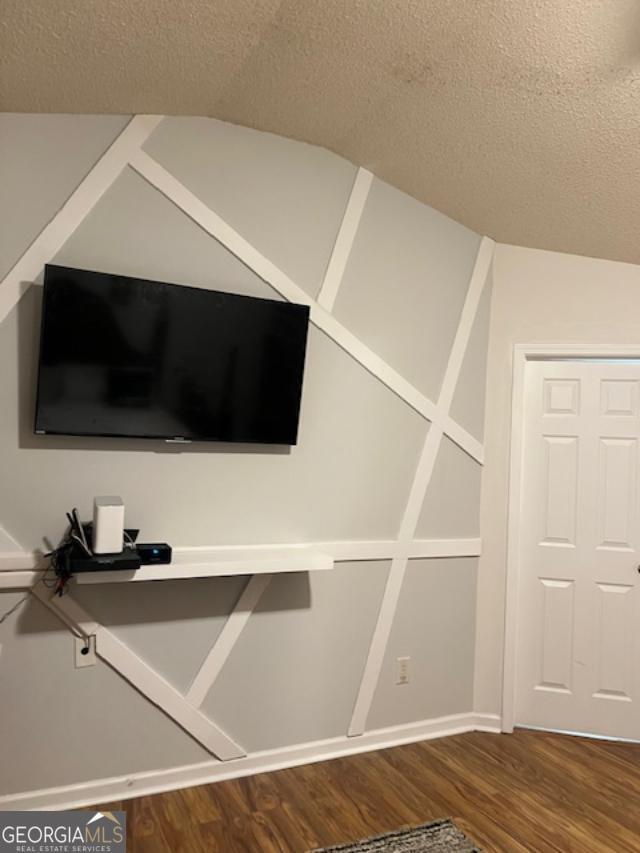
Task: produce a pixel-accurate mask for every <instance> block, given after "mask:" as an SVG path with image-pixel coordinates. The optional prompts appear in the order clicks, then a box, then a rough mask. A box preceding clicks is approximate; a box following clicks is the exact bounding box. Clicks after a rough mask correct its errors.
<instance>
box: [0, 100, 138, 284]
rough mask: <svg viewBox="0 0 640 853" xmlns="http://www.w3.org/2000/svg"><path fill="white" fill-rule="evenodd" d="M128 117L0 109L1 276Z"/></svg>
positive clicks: (121, 128)
mask: <svg viewBox="0 0 640 853" xmlns="http://www.w3.org/2000/svg"><path fill="white" fill-rule="evenodd" d="M128 120H129V119H128V118H125V117H122V116H58V115H47V116H44V115H25V114H19V113H0V187H2V191H1V199H2V201H1V205H2V227H1V228H0V278H2V277H3V276H4V275H5V274H6V273H7V272H8V271H9V270H10V269H11V267H12V266H13V265H14V264H15V262H16V261H17V260H18V259H19V258H20V256H21V255H22V253H23V252H24V251H25V249H26V248H27V247H28V246H29V245H30V244H31V243H32V242H33V240H34V238H35V237H37V235H38V234H39V233H40V231H42V229H43V228H44V226H45V225H47V223H48V222H49V221H50V220H51V219H52V217H53V216H54V215H55V214H56V213H57V212H58V210H59V209H60V207H61V206H62V205H63V204H64V202H65V201H66V200H67V198H68V197H69V196H70V195H71V193H72V192H73V190H74V189H75V188H76V187H77V186H78V184H79V183H80V181H81V180H82V179H83V178H84V177H85V175H86V174H87V172H88V171H89V170H90V169H91V168H92V167H93V166H94V165H95V163H96V161H97V160H98V158H99V157H100V156H101V155H102V154H103V153H104V152H105V151H106V150H107V148H108V147H109V146H110V145H111V143H112V142H113V141H114V139H115V138H116V137H117V136H118V135H119V133H120V132H121V130H123V128H124V127H125V126H126V124H127V122H128Z"/></svg>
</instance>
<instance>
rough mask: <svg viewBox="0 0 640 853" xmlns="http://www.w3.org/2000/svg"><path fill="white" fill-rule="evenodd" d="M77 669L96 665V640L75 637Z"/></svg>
mask: <svg viewBox="0 0 640 853" xmlns="http://www.w3.org/2000/svg"><path fill="white" fill-rule="evenodd" d="M75 653H76V669H82V668H83V667H85V666H95V665H96V662H97V661H96V638H95V635H93V634H92V635H91V636H90V637H87V638H86V639H85V638H84V637H75Z"/></svg>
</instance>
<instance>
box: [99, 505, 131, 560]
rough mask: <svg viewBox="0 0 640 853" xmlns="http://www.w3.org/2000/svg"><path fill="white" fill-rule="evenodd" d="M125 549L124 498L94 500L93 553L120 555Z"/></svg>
mask: <svg viewBox="0 0 640 853" xmlns="http://www.w3.org/2000/svg"><path fill="white" fill-rule="evenodd" d="M123 548H124V502H123V500H122V498H119V497H117V496H115V497H99V498H94V499H93V553H94V554H119V553H120V552H121V551H122V549H123Z"/></svg>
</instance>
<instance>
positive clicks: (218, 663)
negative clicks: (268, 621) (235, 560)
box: [185, 575, 273, 708]
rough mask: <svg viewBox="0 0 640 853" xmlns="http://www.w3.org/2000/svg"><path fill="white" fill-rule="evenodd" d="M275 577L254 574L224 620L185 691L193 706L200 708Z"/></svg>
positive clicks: (186, 697)
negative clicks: (218, 634) (214, 640)
mask: <svg viewBox="0 0 640 853" xmlns="http://www.w3.org/2000/svg"><path fill="white" fill-rule="evenodd" d="M272 577H273V575H253V577H252V578H250V579H249V581H248V582H247V585H246V586H245V588H244V590H243V592H242V595H241V596H240V598H239V599H238V602H237V604H236V606H235V607H234V609H233V612H232V613H231V614H230V615H229V617H228V619H227V621H226V622H225V624H224V628H223V629H222V631H221V632H220V636H219V637H218V639H217V640H216V642H215V643H214V645H213V646H212V648H211V650H210V652H209V654H208V655H207V657H206V658H205V659H204V661H203V663H202V666H201V667H200V669H199V670H198V672H197V673H196V676H195V678H194V679H193V681H192V683H191V686H190V687H189V689H188V690H187V692H186V694H185V699H186V700H187V702H189V703H190V704H191V705H193V706H194V707H196V708H199V707H200V706H201V705H202V703H203V702H204V700H205V699H206V697H207V694H208V693H209V691H210V690H211V688H212V687H213V685H214V684H215V681H216V679H217V677H218V676H219V675H220V673H221V672H222V668H223V667H224V665H225V663H226V662H227V660H228V659H229V656H230V654H231V652H232V651H233V647H234V646H235V644H236V642H237V641H238V638H239V637H240V634H241V633H242V631H243V630H244V628H245V626H246V624H247V622H248V621H249V618H250V617H251V614H252V613H253V611H254V610H255V608H256V607H257V605H258V603H259V602H260V599H261V598H262V594H263V593H264V592H265V591H266V589H267V587H268V586H269V584H270V582H271V578H272Z"/></svg>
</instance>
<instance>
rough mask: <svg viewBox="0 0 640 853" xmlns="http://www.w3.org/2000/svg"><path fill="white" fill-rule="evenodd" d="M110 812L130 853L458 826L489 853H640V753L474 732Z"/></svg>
mask: <svg viewBox="0 0 640 853" xmlns="http://www.w3.org/2000/svg"><path fill="white" fill-rule="evenodd" d="M101 808H110V809H119V808H124V809H125V810H126V812H127V834H128V840H129V843H128V847H127V850H128V852H129V853H182V851H184V853H200V851H207V853H236V852H238V853H240V851H241V852H242V853H263V851H264V852H265V853H303V851H307V850H310V849H313V848H314V847H319V846H326V845H330V844H338V843H344V842H348V841H355V840H357V839H359V838H363V837H366V836H370V835H376V834H378V833H382V832H387V831H390V830H394V829H398V828H399V827H401V826H408V825H413V826H415V825H417V824H420V823H424V822H426V821H430V820H436V819H438V818H442V817H452V818H453V819H454V820H455V822H456V823H457V825H458V826H459V827H460V829H462V830H463V831H464V832H466V833H467V835H469V836H470V837H471V838H473V839H474V840H475V841H476V842H477V843H478V844H479V845H480V846H481V847H482V848H483V849H484V850H486V851H501V853H502V851H512V850H513V851H519V853H525V851H526V853H531V851H535V853H538V851H540V853H544V851H560V853H572V851H576V853H589V851H598V853H600V851H603V852H604V851H615V853H623V851H640V745H634V744H624V743H612V742H605V741H596V740H587V739H584V738H575V737H569V736H563V735H553V734H546V733H541V732H527V731H516V733H515V734H513V735H493V734H485V733H481V732H473V733H469V734H464V735H456V736H454V737H449V738H441V739H438V740H431V741H425V742H423V743H419V744H412V745H410V746H401V747H395V748H393V749H386V750H380V751H379V752H369V753H365V754H363V755H358V756H353V757H348V758H339V759H335V760H333V761H326V762H323V763H319V764H309V765H306V766H303V767H297V768H292V769H291V770H279V771H277V772H274V773H263V774H260V775H257V776H251V777H247V778H244V779H237V780H232V781H229V782H218V783H216V784H213V785H204V786H200V787H197V788H188V789H185V790H182V791H172V792H170V793H166V794H157V795H154V796H150V797H140V798H138V799H134V800H128V801H125V802H123V803H109V804H105V805H102V806H101Z"/></svg>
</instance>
